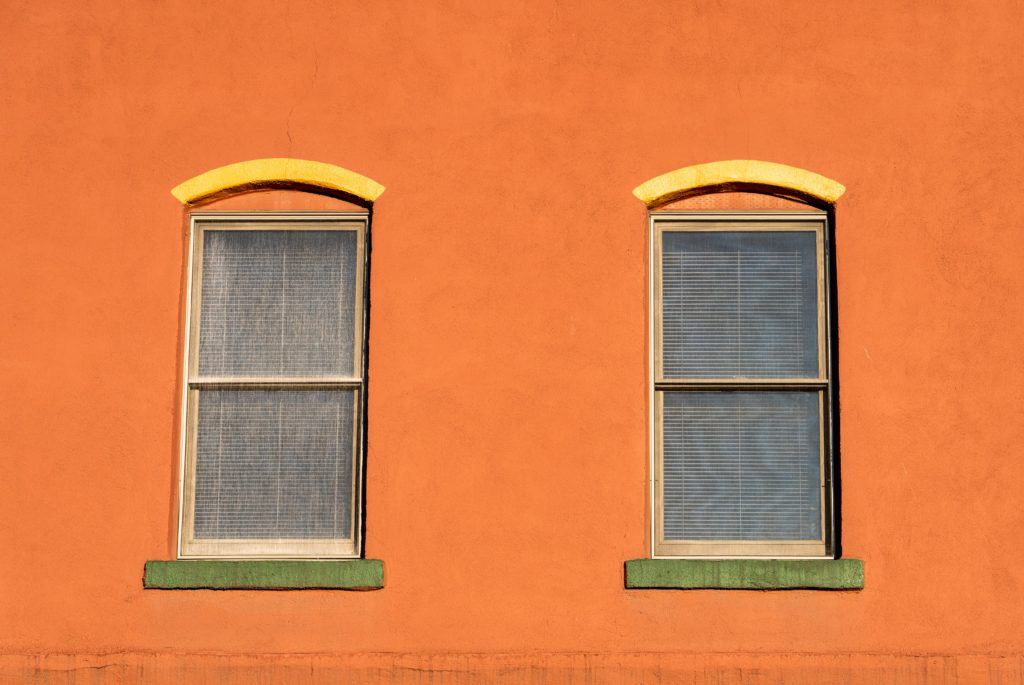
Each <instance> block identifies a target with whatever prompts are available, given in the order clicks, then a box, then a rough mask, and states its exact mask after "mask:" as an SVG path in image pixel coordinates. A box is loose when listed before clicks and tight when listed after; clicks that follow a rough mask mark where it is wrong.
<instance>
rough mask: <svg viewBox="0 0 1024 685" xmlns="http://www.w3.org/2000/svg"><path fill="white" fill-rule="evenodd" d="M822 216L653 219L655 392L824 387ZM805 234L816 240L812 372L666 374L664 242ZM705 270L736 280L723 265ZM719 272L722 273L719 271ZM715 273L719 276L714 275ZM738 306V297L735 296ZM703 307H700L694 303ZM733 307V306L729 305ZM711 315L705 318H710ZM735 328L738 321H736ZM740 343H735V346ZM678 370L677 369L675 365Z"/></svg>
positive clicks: (663, 216) (678, 216) (690, 214)
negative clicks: (681, 237) (678, 237)
mask: <svg viewBox="0 0 1024 685" xmlns="http://www.w3.org/2000/svg"><path fill="white" fill-rule="evenodd" d="M825 228H826V217H825V216H824V215H823V214H818V213H812V212H807V213H769V214H764V213H752V212H743V213H719V212H716V213H696V212H687V213H685V214H669V213H665V214H656V215H652V229H653V235H652V242H653V257H654V263H653V265H652V276H653V280H654V283H653V285H654V298H653V302H654V309H655V311H654V316H653V321H654V330H653V335H654V370H655V379H654V380H655V384H656V386H657V387H658V388H659V389H667V388H672V387H686V386H692V387H702V388H703V387H716V386H730V387H742V386H757V387H765V386H771V387H780V388H782V387H815V386H817V387H820V386H824V385H827V383H828V368H829V364H828V332H827V331H828V322H827V319H828V311H827V302H828V290H827V288H828V284H827V281H826V278H825V274H826V269H825V261H826V240H825V233H826V231H825ZM785 232H803V233H809V234H812V235H814V248H813V249H814V272H813V280H814V287H813V288H814V296H815V304H814V314H813V325H814V327H815V345H814V350H815V353H816V356H817V364H816V370H815V371H814V372H811V373H804V374H793V373H789V374H781V375H767V374H761V375H743V374H740V373H734V374H720V375H719V374H714V375H704V374H702V375H695V374H694V375H686V374H681V373H675V374H672V373H666V366H668V365H667V364H666V356H667V355H666V349H665V343H666V335H665V328H666V326H665V316H666V311H665V305H666V302H665V300H666V297H665V284H666V274H665V272H664V261H665V239H666V237H669V236H671V235H672V234H684V233H691V234H692V233H708V234H713V233H717V234H723V233H734V234H757V233H766V234H770V233H785ZM704 267H705V268H706V269H708V270H707V271H706V272H705V276H706V277H712V276H716V275H725V274H726V272H728V274H727V275H728V276H729V277H730V278H736V276H737V272H736V269H734V268H726V266H725V265H716V264H705V265H704ZM719 267H721V268H719ZM715 269H719V271H717V272H716V271H715ZM671 285H672V287H679V285H680V284H679V283H678V282H676V283H673V284H671ZM736 297H737V301H738V300H739V298H740V293H738V292H737V294H736ZM697 304H698V305H701V304H702V303H697ZM711 304H712V305H714V306H718V307H721V305H723V304H724V303H723V301H722V300H721V299H719V300H717V301H711ZM730 304H731V303H730ZM714 314H715V312H711V313H710V314H709V316H712V315H714ZM736 323H739V317H737V319H736ZM737 344H738V341H737ZM677 366H678V365H677Z"/></svg>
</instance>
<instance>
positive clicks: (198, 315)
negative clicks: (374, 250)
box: [188, 212, 367, 387]
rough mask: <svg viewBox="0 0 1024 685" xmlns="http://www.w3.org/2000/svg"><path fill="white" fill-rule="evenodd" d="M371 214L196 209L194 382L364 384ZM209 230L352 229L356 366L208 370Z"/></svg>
mask: <svg viewBox="0 0 1024 685" xmlns="http://www.w3.org/2000/svg"><path fill="white" fill-rule="evenodd" d="M366 223H367V215H366V214H360V213H344V214H341V213H339V214H321V213H297V212H288V213H276V212H265V213H259V214H244V213H216V214H213V213H195V214H193V215H192V232H191V235H192V244H191V251H190V254H191V259H192V263H191V270H190V287H189V290H190V304H189V317H188V385H189V386H190V387H205V386H228V385H252V386H261V385H267V384H273V385H275V386H276V385H279V384H280V385H295V386H307V385H316V386H334V387H358V386H359V385H360V384H361V383H362V381H363V357H362V355H363V337H364V335H363V330H364V326H365V321H364V318H365V317H364V307H363V300H364V295H363V287H364V280H365V279H364V273H363V270H364V262H365V253H364V250H365V234H366ZM209 231H346V232H351V233H353V234H354V239H355V242H356V251H355V263H354V268H355V279H354V292H353V293H352V314H353V321H352V324H353V325H352V338H351V347H352V350H351V352H352V354H351V367H349V366H348V363H347V360H346V363H345V368H343V369H339V371H340V373H330V374H328V373H303V374H295V373H287V372H286V373H202V372H201V371H202V369H201V364H200V349H201V347H200V346H201V344H202V330H201V329H202V318H203V310H202V299H203V287H202V286H203V283H202V280H203V258H204V254H203V250H204V243H205V237H206V234H207V233H208V232H209Z"/></svg>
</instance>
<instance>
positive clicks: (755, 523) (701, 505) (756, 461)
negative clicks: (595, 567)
mask: <svg viewBox="0 0 1024 685" xmlns="http://www.w3.org/2000/svg"><path fill="white" fill-rule="evenodd" d="M818 414H819V409H818V393H817V392H804V391H778V392H735V391H733V392H671V393H666V394H665V396H664V421H665V423H664V432H663V436H664V438H663V439H664V446H663V449H664V453H663V454H664V457H663V459H664V473H663V478H664V482H663V488H664V505H663V509H664V514H663V515H664V533H665V538H666V539H667V540H816V539H819V538H820V537H821V492H820V489H819V488H820V483H821V468H820V457H821V453H820V443H819V429H818V422H819V416H818Z"/></svg>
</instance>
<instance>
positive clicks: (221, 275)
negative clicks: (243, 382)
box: [199, 230, 356, 376]
mask: <svg viewBox="0 0 1024 685" xmlns="http://www.w3.org/2000/svg"><path fill="white" fill-rule="evenodd" d="M355 275H356V235H355V233H354V232H353V231H305V230H301V231H300V230H296V231H239V230H232V231H215V230H207V231H206V232H205V238H204V242H203V285H202V300H201V323H200V338H199V373H200V375H203V376H326V375H334V376H352V375H353V374H354V371H355V370H354V369H353V359H354V355H353V345H354V344H355V341H354V331H355V326H354V320H353V317H354V315H355V314H354V312H355V291H356V282H355Z"/></svg>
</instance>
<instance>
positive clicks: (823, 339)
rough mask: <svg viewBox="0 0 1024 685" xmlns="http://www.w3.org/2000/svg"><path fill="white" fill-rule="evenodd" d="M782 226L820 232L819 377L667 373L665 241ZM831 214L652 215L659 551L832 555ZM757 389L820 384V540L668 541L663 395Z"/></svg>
mask: <svg viewBox="0 0 1024 685" xmlns="http://www.w3.org/2000/svg"><path fill="white" fill-rule="evenodd" d="M693 231H704V232H739V233H742V232H783V231H808V232H813V233H814V234H815V241H816V267H817V279H816V282H817V288H816V290H817V304H818V306H817V312H818V316H817V341H818V344H817V351H818V373H817V377H816V378H783V377H779V378H736V377H732V378H728V377H726V378H703V377H702V378H687V377H666V376H665V375H664V363H663V340H664V331H663V325H664V320H663V316H664V311H663V274H662V270H663V258H662V255H663V240H664V236H665V234H666V233H671V232H693ZM827 243H828V234H827V216H826V215H825V213H824V212H821V211H817V210H814V211H807V212H775V213H763V212H685V213H668V212H666V213H663V214H661V213H659V214H652V215H651V271H650V273H651V300H650V301H651V306H652V317H651V318H652V326H651V342H652V346H651V347H652V355H651V357H652V358H651V362H652V369H653V374H652V381H651V406H652V436H651V437H652V444H651V453H652V458H651V475H652V477H651V502H652V526H651V534H652V551H653V556H654V557H711V558H729V557H827V556H830V555H831V553H832V549H831V548H832V539H831V538H832V524H833V520H832V500H833V496H832V474H831V468H832V467H831V454H830V449H831V411H830V409H831V394H832V387H831V382H830V376H831V374H830V365H831V359H830V350H829V316H830V312H829V306H828V302H829V287H830V283H829V279H828V278H827V274H828V267H827V253H828V244H827ZM712 390H721V391H723V392H725V391H732V390H751V391H758V392H788V391H793V390H817V391H818V394H819V439H820V449H819V455H820V458H819V461H820V478H821V483H820V485H821V517H822V522H821V523H822V525H821V531H822V534H821V539H820V540H809V541H808V540H706V539H702V540H666V539H665V531H664V509H665V499H664V456H665V455H664V429H665V423H664V420H665V418H664V406H663V405H664V395H665V393H666V392H669V391H672V392H686V391H705V392H706V391H712Z"/></svg>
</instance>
